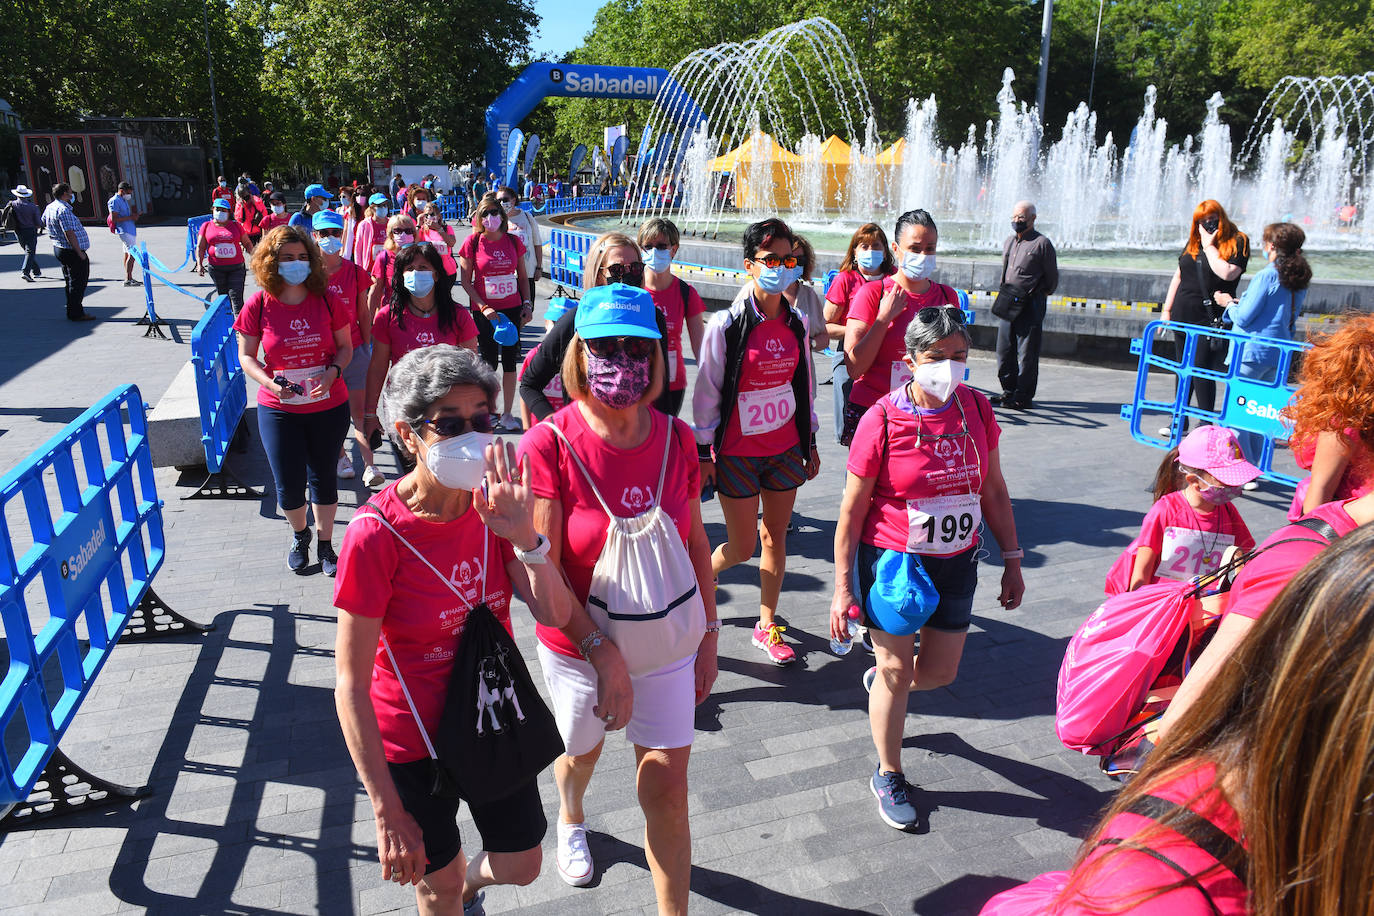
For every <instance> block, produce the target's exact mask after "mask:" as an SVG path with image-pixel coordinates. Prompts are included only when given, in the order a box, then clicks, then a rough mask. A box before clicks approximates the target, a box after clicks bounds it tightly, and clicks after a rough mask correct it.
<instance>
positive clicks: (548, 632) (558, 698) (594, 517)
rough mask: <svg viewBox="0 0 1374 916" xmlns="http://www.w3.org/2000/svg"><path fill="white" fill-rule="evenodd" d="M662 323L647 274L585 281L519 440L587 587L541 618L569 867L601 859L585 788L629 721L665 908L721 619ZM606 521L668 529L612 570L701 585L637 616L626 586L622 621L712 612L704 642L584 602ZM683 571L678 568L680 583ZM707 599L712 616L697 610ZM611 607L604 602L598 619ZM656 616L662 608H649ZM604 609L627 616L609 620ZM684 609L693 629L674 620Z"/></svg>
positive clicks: (680, 871)
mask: <svg viewBox="0 0 1374 916" xmlns="http://www.w3.org/2000/svg"><path fill="white" fill-rule="evenodd" d="M657 325H658V319H657V310H656V309H655V308H654V304H653V299H652V298H650V296H649V295H648V294H647V293H646V292H644V291H643V290H641V289H635V288H633V287H629V286H625V285H623V284H615V285H612V286H605V287H598V288H597V289H594V290H591V291H590V292H588V293H587V295H586V296H584V297H583V299H582V302H581V304H580V305H579V306H578V309H577V319H576V334H575V335H574V336H573V339H572V344H571V345H570V347H569V350H568V356H567V358H566V360H565V361H564V369H563V385H564V389H565V390H566V392H567V395H568V397H569V398H570V399H571V400H572V403H570V404H569V405H568V406H566V407H564V408H563V409H562V410H560V411H559V412H558V413H556V414H554V415H553V416H551V417H549V418H548V420H547V421H546V422H543V423H540V424H538V425H536V426H535V427H534V428H533V429H531V430H530V431H529V432H527V433H526V434H525V435H524V437H523V439H522V440H521V443H520V451H521V454H522V456H524V458H525V459H526V460H528V462H529V468H530V475H531V479H532V482H533V488H534V494H535V496H536V497H538V505H537V508H536V511H535V518H536V519H539V520H540V524H541V525H542V526H543V534H544V535H545V536H547V537H548V539H549V541H550V542H551V543H552V545H553V547H552V549H551V550H550V551H549V562H550V563H553V564H556V565H557V566H558V568H560V569H561V570H562V571H563V573H564V574H565V575H566V576H567V578H568V582H569V584H570V585H571V587H572V590H573V593H574V594H575V595H576V597H577V602H576V605H575V606H574V608H573V612H572V617H571V619H570V621H569V622H568V624H567V625H565V626H564V627H562V628H561V629H555V628H553V627H539V628H538V629H537V630H536V633H537V635H538V637H539V659H540V665H541V667H542V668H543V672H544V680H545V683H546V684H547V685H548V688H549V696H550V698H551V700H552V705H553V707H554V713H555V715H556V717H557V719H558V727H559V731H560V732H561V733H562V735H563V741H564V744H565V746H566V747H567V753H566V754H565V755H564V756H563V757H560V758H559V760H558V762H557V763H556V764H555V765H554V778H555V779H556V780H557V783H558V794H559V799H560V806H559V825H558V845H557V855H558V872H559V875H560V877H562V879H563V880H564V881H566V882H567V883H568V884H571V885H574V886H583V885H586V884H588V883H589V882H590V881H591V880H592V878H593V876H594V874H595V872H594V868H593V864H592V858H591V852H590V851H589V849H588V847H587V835H586V823H585V821H586V815H585V812H584V811H583V807H582V800H583V795H584V793H585V792H586V790H587V785H588V783H589V782H590V780H591V777H592V773H593V771H594V769H595V767H596V762H597V760H598V759H599V758H600V756H601V750H602V747H603V744H604V742H605V736H606V732H608V731H614V730H616V729H619V728H626V729H627V730H626V736H627V737H628V738H629V740H630V741H631V742H632V743H633V744H634V746H635V756H636V760H637V765H638V770H637V773H636V783H637V786H638V790H639V801H640V806H641V807H642V808H643V809H644V813H645V822H646V829H645V839H646V846H647V852H648V860H649V868H650V870H651V871H652V872H653V877H654V889H655V891H656V893H657V896H658V905H659V910H660V911H661V912H686V909H687V899H688V894H689V888H690V879H691V858H692V850H691V845H692V844H691V837H690V831H689V829H688V823H687V761H688V757H689V755H690V753H691V749H692V740H693V737H694V729H695V705H696V704H698V703H700V702H701V701H702V700H704V699H705V698H706V696H707V694H709V693H710V690H711V685H712V684H713V683H714V682H715V679H716V638H717V636H718V634H719V631H720V622H719V620H718V619H717V618H716V607H715V594H714V591H715V590H714V588H713V586H712V574H711V547H710V543H709V541H707V539H706V532H705V529H704V528H703V527H702V524H701V500H700V492H701V477H700V471H699V470H698V466H697V461H696V454H695V453H696V449H695V448H694V447H693V443H692V433H691V430H690V429H689V428H688V426H687V424H685V423H683V422H682V421H681V420H678V419H676V418H673V417H669V416H667V415H666V414H663V413H661V412H659V411H657V410H654V409H653V408H652V407H651V406H650V405H651V404H652V403H653V399H654V397H655V395H656V394H657V389H658V387H659V386H661V385H662V384H663V374H664V372H663V363H662V357H661V355H659V354H660V352H661V351H660V349H659V347H658V346H657V340H658V339H659V331H658V326H657ZM611 515H614V519H612V518H611V517H610V516H611ZM665 516H666V518H665ZM611 528H614V529H616V531H617V535H616V537H617V541H618V542H619V543H620V544H621V545H622V546H623V544H624V540H623V538H624V534H623V533H622V532H624V531H626V530H628V531H632V532H635V534H634V537H635V538H636V540H637V541H638V540H640V539H643V540H644V541H646V542H649V543H654V544H657V545H658V547H657V552H656V554H655V556H654V557H653V559H652V560H651V561H647V562H640V563H638V564H637V565H636V566H635V567H634V568H633V569H631V568H627V567H624V566H623V564H622V565H618V566H617V572H616V573H615V577H616V581H621V580H628V581H636V582H638V583H640V584H641V585H648V584H650V583H652V582H654V580H656V579H657V580H661V581H662V582H663V583H664V584H665V586H666V584H667V581H668V578H667V577H668V570H673V571H675V572H677V573H681V572H683V571H684V569H685V568H686V567H687V566H690V573H689V578H691V579H692V582H691V591H690V592H688V593H686V594H683V595H682V597H681V598H680V599H675V600H672V601H671V602H670V603H668V605H667V608H666V610H667V616H666V617H664V616H663V615H661V614H658V613H654V614H653V615H652V616H651V617H646V616H639V615H644V614H648V613H649V612H648V610H647V609H645V608H643V606H642V604H641V605H636V604H635V603H634V602H633V600H631V599H629V598H628V597H624V598H622V599H621V600H620V601H617V605H616V606H617V608H619V610H620V613H621V614H622V615H623V614H624V613H625V612H626V611H627V610H628V609H630V608H634V609H635V613H636V619H635V620H634V622H630V623H625V624H623V625H622V626H624V627H626V628H650V629H649V630H648V633H649V634H650V637H653V636H660V635H664V634H666V633H667V632H669V631H671V632H675V633H677V632H681V633H685V634H687V636H689V637H690V636H692V635H693V634H699V633H701V632H702V627H703V626H704V628H705V633H704V635H702V636H700V639H699V641H698V642H697V643H696V644H695V645H690V646H684V645H683V644H682V643H681V642H680V641H678V640H672V641H671V645H672V648H673V650H674V655H675V656H676V653H677V652H678V651H683V650H685V651H686V654H685V656H680V657H673V658H669V659H664V658H662V657H661V655H660V654H657V652H656V650H657V647H658V646H659V644H660V643H659V642H657V641H655V640H653V639H652V638H649V639H648V640H645V639H641V640H640V641H639V642H627V643H626V644H625V645H624V646H623V647H622V646H620V645H617V644H616V643H615V642H612V640H611V638H610V637H609V636H607V634H606V633H604V632H602V630H601V629H599V628H598V627H597V626H596V625H594V624H593V623H592V617H591V615H590V613H589V612H588V611H587V610H584V609H583V604H582V603H583V602H587V603H588V607H591V606H593V603H594V602H597V601H598V599H597V596H596V595H595V594H593V591H592V589H593V584H594V582H595V581H602V582H603V584H604V579H602V580H598V578H597V576H596V574H595V573H596V567H597V564H598V561H599V560H601V558H602V551H603V549H605V548H606V547H607V545H608V542H609V540H610V536H609V533H608V532H609V530H610V529H611ZM665 529H666V531H665ZM664 541H667V542H668V543H666V544H665V543H664ZM646 547H647V544H646ZM619 556H621V557H622V558H624V557H626V556H641V554H638V553H627V554H620V555H619ZM620 570H623V571H620ZM684 584H685V583H683V582H676V583H675V584H674V588H673V590H674V591H677V589H678V588H679V587H680V586H682V585H684ZM605 594H609V593H605ZM597 606H598V607H605V605H604V604H600V605H597ZM655 606H656V607H657V606H661V605H657V604H656V605H655ZM703 613H704V615H705V620H704V621H703V620H701V619H700V618H692V617H690V615H694V614H695V615H700V614H703ZM604 616H606V613H605V612H601V611H599V612H598V619H601V618H602V617H604ZM659 619H662V620H663V623H661V624H660V623H656V622H655V621H656V620H659ZM601 625H602V626H605V627H606V628H607V629H608V630H610V631H612V632H617V633H618V632H621V631H618V630H616V623H615V622H614V621H611V622H608V623H603V624H601ZM680 625H686V629H685V630H681V631H679V630H678V629H677V628H678V627H679V626H680ZM689 641H690V640H689ZM646 653H647V654H646ZM629 672H634V673H633V674H629ZM632 712H633V717H631V713H632Z"/></svg>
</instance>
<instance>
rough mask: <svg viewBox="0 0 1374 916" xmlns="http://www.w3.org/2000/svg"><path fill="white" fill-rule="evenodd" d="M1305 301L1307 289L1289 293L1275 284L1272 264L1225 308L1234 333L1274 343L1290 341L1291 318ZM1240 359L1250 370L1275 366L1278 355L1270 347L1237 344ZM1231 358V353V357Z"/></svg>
mask: <svg viewBox="0 0 1374 916" xmlns="http://www.w3.org/2000/svg"><path fill="white" fill-rule="evenodd" d="M1306 300H1307V290H1305V289H1300V290H1296V291H1294V290H1290V289H1288V288H1287V287H1285V286H1284V285H1283V284H1282V283H1280V282H1279V271H1278V268H1277V267H1275V266H1274V264H1273V263H1272V262H1270V263H1269V264H1268V265H1266V266H1265V268H1264V270H1261V271H1260V272H1259V273H1257V274H1255V278H1254V279H1253V280H1251V281H1250V285H1249V286H1247V287H1246V288H1245V292H1244V293H1243V294H1242V295H1241V297H1240V302H1238V303H1236V304H1234V305H1231V306H1229V307H1228V308H1227V309H1226V316H1227V317H1228V318H1230V319H1231V323H1232V324H1233V325H1235V329H1236V330H1237V331H1244V332H1245V333H1246V334H1251V335H1253V336H1255V337H1269V338H1273V339H1275V340H1292V339H1293V333H1292V330H1293V325H1294V321H1295V316H1296V315H1297V314H1298V313H1299V312H1301V311H1302V304H1303V302H1305V301H1306ZM1241 351H1242V352H1241V355H1240V360H1241V363H1242V364H1244V365H1248V366H1252V367H1257V368H1259V367H1270V366H1277V365H1278V357H1279V353H1278V350H1276V349H1275V348H1273V347H1266V346H1263V345H1261V344H1256V343H1245V344H1242V345H1241ZM1231 358H1232V359H1235V353H1234V352H1233V353H1232V355H1231Z"/></svg>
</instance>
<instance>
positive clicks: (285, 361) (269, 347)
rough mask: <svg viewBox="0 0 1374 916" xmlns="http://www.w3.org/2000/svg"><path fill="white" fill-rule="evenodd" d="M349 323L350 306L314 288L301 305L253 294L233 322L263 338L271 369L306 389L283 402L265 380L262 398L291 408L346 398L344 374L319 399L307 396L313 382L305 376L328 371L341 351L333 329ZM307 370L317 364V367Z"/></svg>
mask: <svg viewBox="0 0 1374 916" xmlns="http://www.w3.org/2000/svg"><path fill="white" fill-rule="evenodd" d="M331 305H332V306H333V307H332V308H331ZM346 327H348V314H347V311H346V310H345V309H344V308H343V307H342V306H341V305H340V304H339V303H337V302H333V303H331V302H326V301H325V297H324V296H321V295H318V294H316V293H307V294H306V297H305V299H303V300H302V301H301V303H300V304H299V305H287V304H286V303H284V302H282V301H281V300H280V299H277V298H276V297H275V296H273V295H271V294H270V293H268V292H266V291H265V290H258V291H257V292H256V293H254V294H253V295H251V296H249V297H248V301H247V302H245V303H243V310H242V311H241V312H239V317H238V319H237V320H236V321H235V322H234V330H236V331H238V332H239V333H240V334H246V335H248V336H249V337H260V338H262V344H261V349H262V365H263V368H265V369H266V370H267V374H268V375H270V376H276V375H277V374H278V373H282V374H285V375H286V376H287V377H288V378H290V379H291V380H292V381H293V382H296V383H297V384H300V385H301V386H302V387H304V388H305V390H306V394H305V395H296V396H293V397H292V398H291V399H290V400H289V401H285V402H283V401H280V400H278V399H277V396H276V395H275V394H273V393H272V392H270V391H268V390H267V388H266V387H265V386H260V387H259V388H258V403H259V404H261V405H263V406H264V407H273V408H276V409H277V410H285V411H287V412H288V413H314V412H315V411H319V410H327V409H328V408H330V407H333V406H335V405H336V404H342V403H344V402H345V401H347V400H348V386H347V385H345V384H344V380H343V379H342V378H336V379H335V380H334V384H333V385H332V386H331V387H330V389H329V393H328V394H327V395H326V396H325V397H323V398H321V399H320V400H318V401H308V400H305V399H306V398H308V397H309V393H310V384H309V382H308V381H306V380H305V379H306V378H307V377H308V376H309V375H311V374H318V373H322V372H324V370H325V368H326V367H328V366H329V364H330V363H332V362H334V354H335V353H336V352H337V348H336V347H335V346H334V332H335V331H337V330H339V329H340V328H346ZM306 370H318V373H316V372H307V371H306Z"/></svg>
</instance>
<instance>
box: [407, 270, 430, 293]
mask: <svg viewBox="0 0 1374 916" xmlns="http://www.w3.org/2000/svg"><path fill="white" fill-rule="evenodd" d="M402 282H403V283H405V285H406V289H407V290H409V291H410V294H411V295H412V296H421V297H423V296H428V295H429V294H430V293H432V292H433V291H434V271H432V270H408V271H406V272H405V277H404V279H403V280H402Z"/></svg>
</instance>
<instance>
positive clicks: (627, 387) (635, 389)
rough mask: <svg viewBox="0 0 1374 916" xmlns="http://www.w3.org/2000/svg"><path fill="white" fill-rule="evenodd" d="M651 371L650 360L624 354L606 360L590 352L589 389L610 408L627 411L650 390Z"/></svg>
mask: <svg viewBox="0 0 1374 916" xmlns="http://www.w3.org/2000/svg"><path fill="white" fill-rule="evenodd" d="M649 367H650V362H649V357H647V356H646V357H644V358H642V359H636V358H634V357H633V356H630V354H628V353H626V352H625V351H624V350H621V351H619V352H618V353H616V354H615V355H614V356H610V357H606V358H604V359H603V358H602V357H599V356H596V355H594V354H592V353H591V352H588V353H587V386H588V387H589V388H590V389H591V392H592V397H594V398H596V399H597V400H598V401H600V402H601V403H603V404H605V405H606V406H607V407H612V408H614V409H616V410H624V409H625V408H626V407H630V406H631V405H634V404H637V403H639V400H640V398H642V397H644V392H646V391H648V390H649V379H650V370H649Z"/></svg>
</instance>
